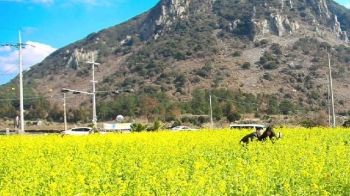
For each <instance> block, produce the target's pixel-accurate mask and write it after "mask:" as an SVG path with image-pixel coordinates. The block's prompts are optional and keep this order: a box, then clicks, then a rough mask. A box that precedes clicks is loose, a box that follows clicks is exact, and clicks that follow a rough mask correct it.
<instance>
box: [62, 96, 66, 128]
mask: <svg viewBox="0 0 350 196" xmlns="http://www.w3.org/2000/svg"><path fill="white" fill-rule="evenodd" d="M63 113H64V114H63V119H64V130H65V131H67V112H66V93H63Z"/></svg>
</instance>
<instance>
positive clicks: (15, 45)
mask: <svg viewBox="0 0 350 196" xmlns="http://www.w3.org/2000/svg"><path fill="white" fill-rule="evenodd" d="M18 41H19V42H18V43H17V44H4V45H3V46H13V47H16V48H18V57H19V60H18V61H19V62H18V63H19V113H20V114H19V116H20V117H19V121H20V129H19V130H18V133H19V134H21V133H24V110H23V73H22V72H23V69H22V47H23V48H24V46H26V45H29V44H23V43H22V39H21V31H18ZM31 46H33V45H31ZM33 47H34V46H33Z"/></svg>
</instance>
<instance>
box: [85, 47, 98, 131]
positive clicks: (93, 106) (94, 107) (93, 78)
mask: <svg viewBox="0 0 350 196" xmlns="http://www.w3.org/2000/svg"><path fill="white" fill-rule="evenodd" d="M88 63H90V64H91V65H92V81H91V82H92V96H93V98H92V124H93V127H94V128H97V116H96V90H95V83H96V82H97V81H95V65H99V63H96V62H95V60H94V54H92V56H91V62H88Z"/></svg>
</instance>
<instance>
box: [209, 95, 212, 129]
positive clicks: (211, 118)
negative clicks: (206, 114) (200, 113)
mask: <svg viewBox="0 0 350 196" xmlns="http://www.w3.org/2000/svg"><path fill="white" fill-rule="evenodd" d="M209 102H210V123H211V125H210V126H211V127H210V128H213V107H212V105H211V95H209Z"/></svg>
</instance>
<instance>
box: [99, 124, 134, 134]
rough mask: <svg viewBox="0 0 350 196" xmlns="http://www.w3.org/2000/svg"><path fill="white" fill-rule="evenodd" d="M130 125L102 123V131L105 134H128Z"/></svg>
mask: <svg viewBox="0 0 350 196" xmlns="http://www.w3.org/2000/svg"><path fill="white" fill-rule="evenodd" d="M131 124H132V123H116V124H108V123H103V130H105V131H106V132H117V133H130V131H131Z"/></svg>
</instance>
